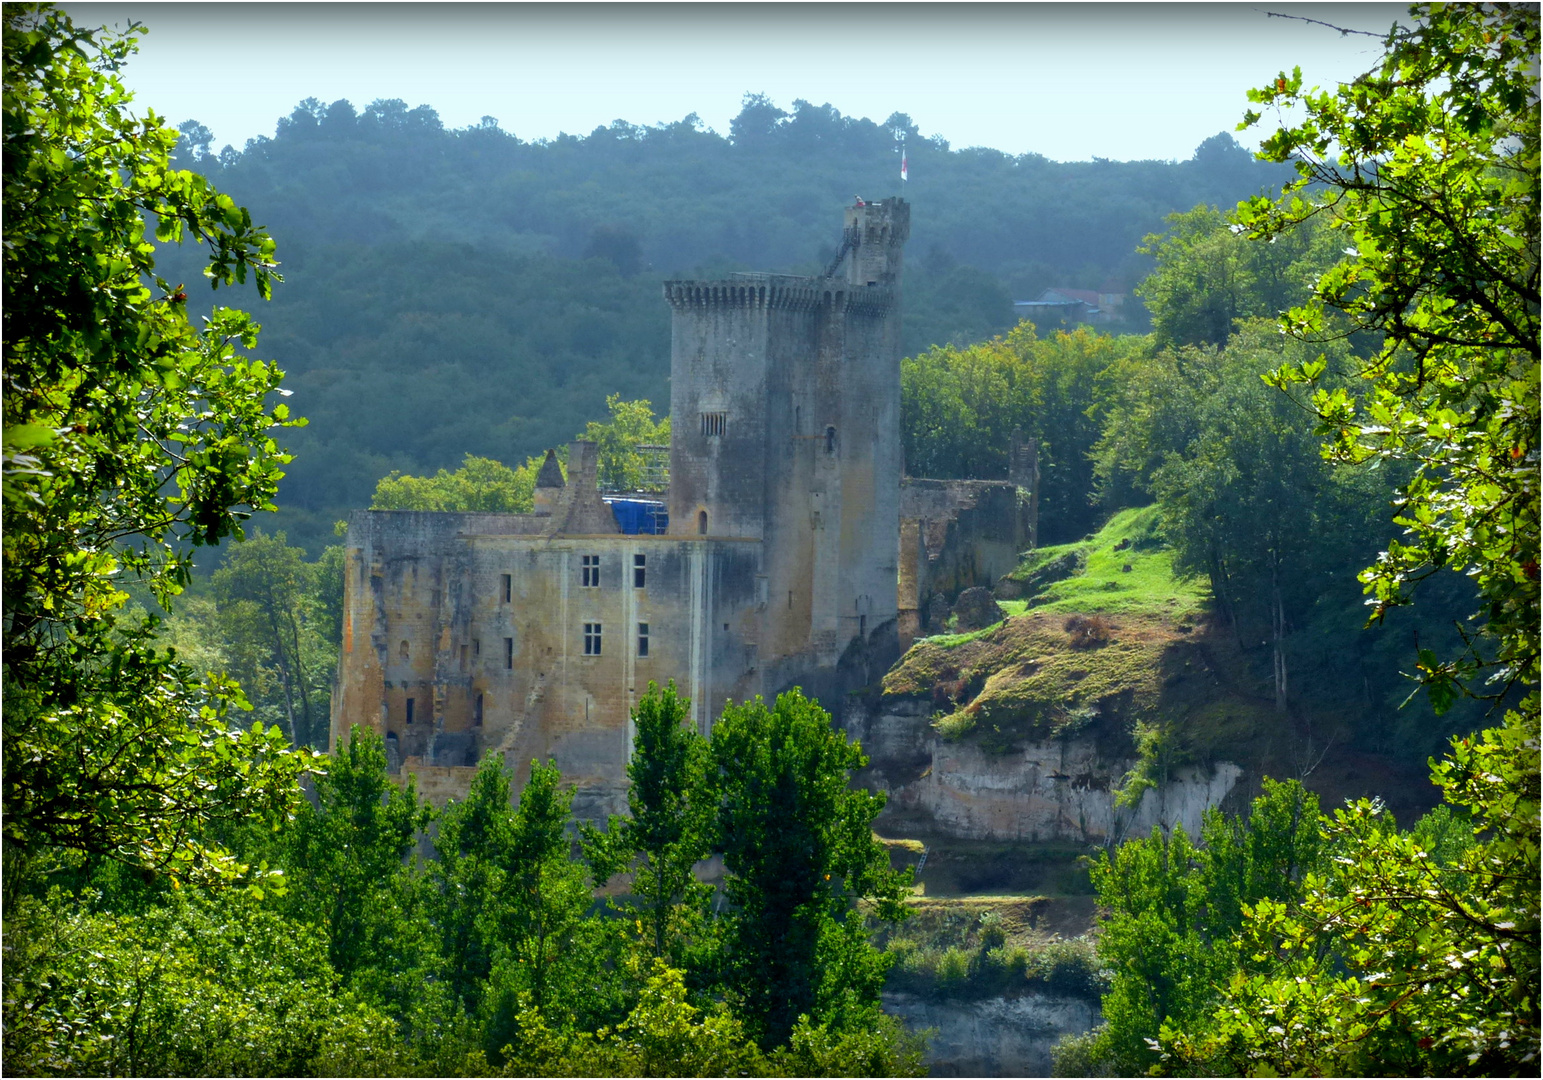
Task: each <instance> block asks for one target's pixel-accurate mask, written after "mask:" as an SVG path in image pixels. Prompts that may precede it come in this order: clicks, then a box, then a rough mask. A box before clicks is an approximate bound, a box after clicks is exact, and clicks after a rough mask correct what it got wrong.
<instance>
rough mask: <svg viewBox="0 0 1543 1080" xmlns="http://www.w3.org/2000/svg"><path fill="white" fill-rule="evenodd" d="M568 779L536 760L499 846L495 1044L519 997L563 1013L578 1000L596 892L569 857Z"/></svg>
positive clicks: (492, 918)
mask: <svg viewBox="0 0 1543 1080" xmlns="http://www.w3.org/2000/svg"><path fill="white" fill-rule="evenodd" d="M485 767H487V766H485ZM492 767H500V768H501V765H499V764H498V763H497V762H496V761H495V763H494V765H493V766H492ZM561 779H562V774H561V773H559V772H558V770H557V767H556V766H555V765H551V764H547V765H543V764H541V763H540V762H538V761H532V762H531V765H530V780H529V781H527V782H526V784H525V787H524V788H523V789H521V791H520V805H519V809H518V810H517V811H516V812H515V813H514V814H513V815H512V817H510V818H509V821H508V827H507V838H506V840H505V843H504V847H503V851H502V852H501V853H500V854H501V856H502V857H501V858H500V860H499V861H500V863H501V865H500V866H499V870H500V871H501V874H500V876H499V880H498V881H497V883H496V885H495V907H494V908H493V910H492V911H485V912H483V913H482V917H483V918H484V919H486V920H487V922H488V930H487V934H488V937H489V938H490V939H491V940H492V941H493V942H494V947H493V972H492V976H491V985H492V987H494V988H496V989H495V990H494V991H493V993H492V994H490V1001H489V1004H488V1009H489V1011H490V1012H491V1013H492V1015H493V1021H492V1023H491V1024H490V1041H491V1045H490V1046H489V1049H490V1050H496V1049H498V1047H500V1046H501V1045H502V1042H501V1041H500V1040H499V1039H498V1038H497V1036H496V1034H494V1033H496V1032H498V1031H499V1030H500V1029H499V1023H500V1022H501V1020H502V1019H503V1017H504V1016H505V1015H507V1014H508V1012H509V1010H511V1009H512V1008H513V1007H514V1005H515V1003H516V1002H517V1001H519V1000H521V999H528V1001H529V1002H530V1004H531V1005H532V1006H533V1007H535V1008H536V1009H540V1010H543V1011H545V1012H548V1013H550V1014H552V1015H554V1016H559V1017H566V1016H567V1015H570V1014H571V1013H572V1011H573V1010H574V1009H575V1007H576V1006H577V1005H578V1004H579V1003H578V1002H577V1001H576V997H577V995H578V993H579V992H580V990H581V985H580V984H578V982H577V980H579V979H582V978H583V972H584V961H585V960H587V959H588V956H587V955H586V950H584V949H582V948H579V947H578V946H579V945H580V939H581V936H582V932H583V929H584V928H583V926H582V923H583V919H584V913H585V911H586V910H587V909H588V907H589V904H590V892H589V888H588V886H587V884H586V882H585V873H584V868H583V867H582V866H581V865H580V864H579V863H577V862H575V861H574V860H573V859H572V858H571V857H570V847H571V845H570V842H569V839H568V836H567V833H566V829H567V826H568V812H569V807H570V806H571V804H572V802H573V792H572V790H567V791H565V790H563V789H561V788H560V787H559V786H558V784H559V782H560V781H561Z"/></svg>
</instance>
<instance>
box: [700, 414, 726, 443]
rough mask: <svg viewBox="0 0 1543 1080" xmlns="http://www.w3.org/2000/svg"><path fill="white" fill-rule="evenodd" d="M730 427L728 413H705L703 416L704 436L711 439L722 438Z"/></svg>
mask: <svg viewBox="0 0 1543 1080" xmlns="http://www.w3.org/2000/svg"><path fill="white" fill-rule="evenodd" d="M728 426H729V414H728V413H721V412H705V413H703V414H702V434H703V435H705V436H707V437H708V438H710V439H716V438H718V437H720V436H721V435H722V434H723V432H724V429H726V428H727V427H728Z"/></svg>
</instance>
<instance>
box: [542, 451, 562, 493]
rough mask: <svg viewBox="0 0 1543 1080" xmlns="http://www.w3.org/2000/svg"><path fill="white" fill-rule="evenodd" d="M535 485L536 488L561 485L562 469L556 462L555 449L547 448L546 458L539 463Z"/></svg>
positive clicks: (558, 486)
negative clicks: (539, 469) (539, 467)
mask: <svg viewBox="0 0 1543 1080" xmlns="http://www.w3.org/2000/svg"><path fill="white" fill-rule="evenodd" d="M536 486H537V487H538V488H560V487H563V486H564V485H563V470H562V468H561V467H560V466H559V465H558V464H557V451H556V450H552V449H549V450H547V452H546V460H545V461H543V462H542V463H541V471H540V472H538V473H537V474H536Z"/></svg>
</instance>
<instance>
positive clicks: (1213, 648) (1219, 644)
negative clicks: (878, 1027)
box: [872, 507, 1477, 836]
mask: <svg viewBox="0 0 1543 1080" xmlns="http://www.w3.org/2000/svg"><path fill="white" fill-rule="evenodd" d="M1004 586H1005V587H999V590H998V591H999V594H1001V593H1005V592H1014V591H1017V592H1021V593H1023V594H1025V595H1024V597H1023V598H1022V599H1019V600H1006V601H1002V602H1001V605H1002V607H1003V608H1004V610H1005V613H1006V616H1007V617H1006V618H1004V619H1003V620H1002V621H1001V622H999V623H996V624H995V625H993V626H990V627H988V628H986V629H984V630H978V631H974V632H971V633H964V634H945V635H939V636H934V637H930V638H923V639H921V640H920V641H918V642H916V643H915V644H914V645H913V646H912V647H911V649H910V650H909V651H908V652H907V653H906V655H905V656H904V657H903V658H902V659H901V661H900V662H899V663H898V664H896V666H895V667H894V668H893V669H892V670H891V671H890V672H889V673H888V674H887V675H886V676H885V677H884V680H883V684H882V688H881V692H880V696H879V699H878V701H877V702H876V703H875V706H874V707H875V709H876V710H878V711H879V712H880V713H881V714H888V713H913V712H915V710H916V709H917V707H918V706H920V707H921V708H922V711H923V712H924V713H926V714H928V715H930V726H931V728H932V729H933V731H934V732H935V733H936V735H935V737H936V738H937V739H938V740H941V742H942V743H944V744H949V743H954V744H960V745H961V746H962V747H975V748H978V750H979V751H980V752H982V753H983V754H984V755H985V760H987V761H989V760H992V759H1004V760H1005V758H1006V757H1007V756H1009V755H1014V754H1016V753H1017V752H1018V751H1020V750H1022V749H1023V748H1024V747H1025V746H1026V745H1028V744H1031V743H1047V742H1056V741H1063V742H1064V741H1065V740H1080V741H1085V742H1089V743H1091V744H1092V745H1093V746H1094V747H1096V754H1097V757H1098V759H1100V760H1102V761H1103V762H1106V763H1109V762H1117V761H1120V760H1132V759H1134V760H1136V761H1137V762H1138V764H1137V769H1136V773H1135V774H1132V775H1133V776H1139V775H1145V776H1149V777H1150V778H1151V779H1153V780H1157V781H1162V780H1164V778H1165V777H1167V776H1169V775H1170V774H1176V773H1177V772H1178V771H1180V770H1183V769H1188V768H1200V769H1202V770H1205V769H1211V768H1214V767H1215V766H1216V765H1217V764H1218V763H1220V762H1231V763H1233V764H1235V765H1237V766H1239V767H1241V769H1242V770H1243V778H1242V780H1241V782H1240V783H1239V785H1238V787H1237V788H1236V789H1235V793H1234V795H1233V796H1231V798H1230V801H1229V805H1231V803H1232V802H1236V801H1238V800H1240V799H1241V800H1244V801H1246V800H1247V799H1249V798H1252V797H1253V795H1254V794H1255V793H1256V792H1257V788H1258V783H1259V780H1260V778H1262V777H1264V776H1272V777H1277V778H1280V777H1294V778H1298V779H1301V780H1302V781H1303V783H1304V784H1305V785H1306V786H1308V787H1309V788H1310V789H1312V790H1314V791H1317V792H1318V793H1319V794H1320V795H1321V796H1322V798H1323V800H1324V804H1325V805H1328V806H1333V805H1336V804H1338V803H1339V802H1341V801H1342V800H1343V799H1344V798H1346V797H1361V796H1370V795H1375V796H1378V797H1380V798H1382V799H1383V800H1384V801H1385V802H1386V803H1387V804H1388V805H1389V807H1390V808H1391V809H1392V810H1393V812H1394V814H1395V816H1396V817H1397V818H1398V819H1399V820H1400V821H1410V820H1413V819H1414V818H1415V817H1417V816H1418V815H1419V814H1420V813H1423V812H1424V811H1425V810H1427V809H1429V808H1430V807H1431V806H1432V805H1434V804H1435V802H1436V801H1437V797H1438V795H1437V791H1436V789H1435V788H1434V787H1432V786H1431V784H1430V783H1429V779H1428V776H1427V772H1428V769H1427V768H1426V766H1425V764H1424V760H1423V754H1421V753H1419V751H1418V749H1417V748H1416V747H1414V746H1410V745H1408V744H1404V745H1402V746H1398V745H1397V744H1395V745H1394V746H1393V747H1386V746H1385V747H1384V748H1382V749H1379V748H1378V747H1377V746H1376V745H1375V744H1372V743H1370V742H1369V741H1368V740H1367V739H1366V738H1364V737H1361V736H1364V734H1365V732H1366V731H1368V730H1371V729H1373V728H1374V726H1375V724H1376V716H1377V715H1378V714H1377V712H1376V711H1375V710H1373V709H1366V710H1364V712H1363V711H1362V710H1361V709H1359V708H1357V704H1358V703H1357V702H1356V701H1354V700H1353V699H1352V700H1349V701H1346V700H1345V699H1344V697H1343V695H1335V694H1332V693H1323V694H1311V693H1308V694H1304V695H1303V696H1302V697H1301V698H1299V699H1297V700H1294V701H1293V703H1292V707H1291V710H1290V711H1289V712H1288V713H1287V714H1285V715H1282V714H1280V713H1278V712H1276V710H1275V708H1274V704H1273V700H1272V697H1271V694H1270V684H1269V678H1268V660H1267V657H1265V656H1264V655H1262V653H1263V652H1264V650H1262V649H1261V648H1255V649H1252V650H1251V649H1248V648H1246V647H1244V645H1243V643H1241V642H1240V641H1239V640H1238V638H1237V636H1236V635H1234V634H1233V633H1231V632H1230V628H1229V627H1227V626H1225V625H1224V624H1222V623H1221V622H1220V621H1219V620H1218V619H1217V618H1216V617H1215V616H1214V614H1213V613H1212V610H1211V606H1210V602H1209V601H1210V598H1209V590H1207V589H1206V588H1204V586H1203V583H1202V582H1200V581H1197V580H1196V579H1194V578H1186V577H1182V576H1179V575H1177V574H1175V572H1174V569H1173V555H1172V552H1171V550H1170V549H1169V548H1168V547H1167V545H1166V543H1165V542H1164V541H1163V539H1162V535H1161V529H1160V519H1159V514H1158V510H1157V508H1156V507H1146V508H1139V509H1133V510H1125V511H1121V512H1120V513H1119V514H1116V515H1115V516H1114V517H1113V518H1112V519H1111V520H1110V521H1109V522H1108V524H1107V525H1105V527H1104V528H1103V529H1101V530H1100V531H1099V532H1098V533H1096V534H1094V535H1092V536H1090V537H1088V538H1087V539H1086V540H1084V541H1081V542H1078V543H1076V544H1067V545H1062V546H1060V547H1056V548H1045V549H1042V550H1040V551H1036V552H1033V553H1031V554H1030V555H1029V556H1027V557H1026V558H1025V560H1024V562H1023V563H1022V564H1021V565H1020V566H1019V568H1018V569H1017V570H1016V571H1015V572H1014V573H1013V574H1012V575H1009V577H1008V578H1007V579H1006V581H1005V582H1004ZM1379 678H1381V679H1387V680H1391V681H1392V682H1394V683H1396V682H1398V681H1400V680H1399V678H1398V676H1397V672H1396V669H1390V670H1386V671H1382V672H1380V674H1379ZM1413 708H1418V706H1414V707H1413ZM1460 711H1462V710H1460ZM1463 712H1464V715H1463V716H1462V718H1459V717H1457V716H1452V715H1449V716H1447V717H1446V718H1445V722H1446V723H1447V724H1450V725H1451V726H1452V728H1453V729H1458V728H1460V726H1461V725H1462V724H1463V723H1472V722H1475V721H1476V720H1477V716H1476V715H1473V714H1472V712H1471V711H1463ZM1411 751H1412V752H1411ZM896 765H897V763H896V762H892V761H886V760H885V759H884V758H883V755H882V753H880V752H875V763H874V766H872V774H873V775H881V776H883V777H884V781H885V783H886V784H887V785H888V786H890V787H891V789H893V788H894V787H895V785H896V784H897V783H900V782H902V781H901V779H900V774H899V772H898V771H897V769H896ZM1114 779H1115V780H1116V781H1122V777H1120V776H1115V778H1114ZM1131 780H1132V776H1125V777H1123V783H1125V784H1129V783H1130V782H1131ZM1138 782H1139V781H1138ZM894 801H895V806H894V809H892V810H891V811H887V812H886V813H887V817H888V820H890V821H891V823H892V824H891V825H890V827H889V831H888V832H886V835H905V836H910V835H920V834H919V833H917V832H916V830H917V828H922V829H925V828H927V827H928V826H927V825H926V823H925V822H920V823H919V821H918V819H917V818H916V817H914V816H913V815H910V814H909V813H908V812H907V811H906V810H905V809H904V806H905V800H904V799H896V800H894ZM881 820H883V819H881Z"/></svg>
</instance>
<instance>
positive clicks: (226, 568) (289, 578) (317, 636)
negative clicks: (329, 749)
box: [212, 531, 337, 749]
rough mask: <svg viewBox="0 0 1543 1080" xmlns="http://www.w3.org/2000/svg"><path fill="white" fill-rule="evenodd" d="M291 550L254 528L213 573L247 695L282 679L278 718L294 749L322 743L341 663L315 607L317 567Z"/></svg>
mask: <svg viewBox="0 0 1543 1080" xmlns="http://www.w3.org/2000/svg"><path fill="white" fill-rule="evenodd" d="M304 554H305V553H304V552H303V551H301V550H300V549H299V548H297V547H290V546H289V544H288V542H287V541H286V538H285V536H284V534H283V533H282V532H280V533H276V534H274V535H273V536H264V535H263V534H262V533H261V532H260V531H259V532H256V533H255V534H254V535H253V536H252V537H251V538H250V539H248V540H246V541H245V542H244V543H241V544H237V545H236V546H235V547H233V548H232V549H231V551H230V554H229V556H228V557H227V558H226V560H225V565H223V566H221V567H220V568H219V569H218V570H216V571H215V572H214V577H213V580H212V585H213V592H214V596H215V600H216V601H217V603H218V605H219V608H218V615H217V618H216V622H217V626H218V629H219V632H220V635H221V636H222V637H223V638H224V639H225V641H227V642H229V643H230V646H229V649H228V654H229V655H230V656H232V657H233V658H239V660H240V661H242V662H241V663H239V664H238V666H236V667H235V668H234V669H233V672H232V673H233V674H236V675H237V676H238V677H239V678H240V680H241V683H242V685H243V686H245V687H248V688H249V689H248V697H249V698H250V697H253V696H255V695H254V690H255V688H256V686H258V685H260V684H261V683H263V682H266V681H268V678H269V673H270V672H274V673H276V674H277V676H278V683H279V687H278V689H279V691H280V694H279V695H278V696H279V697H280V699H281V700H280V701H276V702H274V704H275V705H282V710H281V711H278V716H277V719H278V720H279V721H280V722H281V723H282V725H283V726H284V727H285V729H286V730H287V732H288V734H289V737H290V739H291V740H292V741H293V742H294V744H295V745H296V746H310V747H315V748H318V749H320V748H325V746H326V744H327V727H328V722H329V707H328V706H329V702H330V699H331V693H330V690H329V684H330V682H331V677H332V671H333V669H334V668H335V667H336V665H337V638H336V637H333V636H329V635H328V634H327V632H326V631H327V629H330V628H329V627H327V626H326V622H325V620H324V619H323V618H321V617H320V613H319V612H318V611H317V607H318V602H317V595H316V594H317V586H318V581H317V567H315V566H313V565H310V564H308V563H306V562H305V560H304V558H303V556H304Z"/></svg>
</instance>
